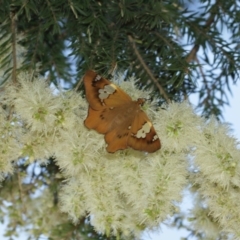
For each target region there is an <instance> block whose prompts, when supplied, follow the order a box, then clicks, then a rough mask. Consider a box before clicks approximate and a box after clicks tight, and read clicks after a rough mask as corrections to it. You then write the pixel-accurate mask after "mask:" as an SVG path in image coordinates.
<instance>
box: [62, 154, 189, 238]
mask: <svg viewBox="0 0 240 240" xmlns="http://www.w3.org/2000/svg"><path fill="white" fill-rule="evenodd" d="M85 154H87V153H85ZM84 157H86V163H84V164H85V167H82V171H81V172H79V174H78V175H75V176H74V178H73V179H72V180H71V181H70V182H69V183H68V184H67V185H66V186H65V187H64V188H63V192H62V194H61V201H62V210H63V211H64V212H68V213H69V214H70V217H71V218H72V219H73V220H74V221H76V220H77V219H78V218H79V217H80V216H79V214H80V213H81V214H84V213H85V212H88V213H89V214H90V215H91V217H92V218H91V222H92V224H93V225H94V227H95V228H96V230H98V231H99V232H102V233H112V234H114V235H116V234H117V233H118V231H121V232H123V233H124V234H125V235H129V234H131V233H134V234H135V235H138V234H139V233H140V232H141V230H142V229H145V228H153V227H156V226H158V224H159V223H160V222H161V221H163V220H164V219H165V218H166V217H167V216H168V215H171V214H173V213H175V212H176V209H177V205H176V202H177V201H180V200H181V190H182V189H183V187H184V185H185V184H186V162H185V158H184V155H180V154H178V155H161V154H152V155H145V154H143V153H139V152H136V151H133V150H127V152H125V153H121V152H120V153H116V154H114V155H113V154H108V153H105V154H104V152H103V151H102V154H99V155H97V154H96V153H95V154H94V155H92V156H90V155H85V156H83V158H84ZM87 161H91V162H92V165H91V166H88V165H87ZM93 163H94V164H93ZM78 164H79V165H81V164H83V163H81V162H79V163H78ZM75 168H77V166H75ZM78 169H80V168H79V167H78ZM74 186H76V188H75V189H74ZM70 189H71V190H70ZM73 189H74V190H73ZM70 203H72V204H74V206H73V205H71V204H70ZM74 209H78V210H77V211H74Z"/></svg>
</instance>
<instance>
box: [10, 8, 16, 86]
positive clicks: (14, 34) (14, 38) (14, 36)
mask: <svg viewBox="0 0 240 240" xmlns="http://www.w3.org/2000/svg"><path fill="white" fill-rule="evenodd" d="M15 16H16V15H15V13H14V12H13V11H11V13H10V17H11V30H12V57H13V69H12V81H13V83H14V84H16V83H17V73H16V72H17V53H16V20H15Z"/></svg>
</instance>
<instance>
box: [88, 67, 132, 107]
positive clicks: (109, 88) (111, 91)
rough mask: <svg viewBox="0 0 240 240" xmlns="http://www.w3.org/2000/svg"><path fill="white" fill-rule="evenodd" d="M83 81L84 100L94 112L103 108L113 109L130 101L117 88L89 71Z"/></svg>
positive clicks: (129, 98) (128, 97) (127, 96)
mask: <svg viewBox="0 0 240 240" xmlns="http://www.w3.org/2000/svg"><path fill="white" fill-rule="evenodd" d="M83 81H84V85H85V89H86V98H87V100H88V102H89V105H90V106H91V107H92V108H93V109H95V110H100V109H102V108H103V107H105V106H108V107H115V106H118V105H121V104H122V103H125V102H131V101H132V99H131V97H130V96H129V95H127V94H126V93H125V92H124V91H122V90H121V89H120V88H119V87H117V86H116V85H114V84H113V83H111V82H110V81H108V80H107V79H105V78H103V77H101V76H100V75H98V74H97V73H95V72H93V71H91V70H89V71H87V72H86V74H85V76H84V80H83Z"/></svg>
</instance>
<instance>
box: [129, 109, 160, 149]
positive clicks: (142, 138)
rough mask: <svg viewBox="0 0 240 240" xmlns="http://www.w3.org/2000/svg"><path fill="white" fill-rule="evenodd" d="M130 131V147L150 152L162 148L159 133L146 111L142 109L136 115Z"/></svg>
mask: <svg viewBox="0 0 240 240" xmlns="http://www.w3.org/2000/svg"><path fill="white" fill-rule="evenodd" d="M130 131H131V133H130V134H129V138H128V142H127V144H128V146H129V147H131V148H133V149H135V150H140V151H145V152H150V153H152V152H155V151H157V150H158V149H160V148H161V143H160V140H159V138H158V135H157V133H156V131H155V129H154V127H153V125H152V123H151V121H150V120H149V118H148V117H147V115H146V113H145V112H143V111H142V110H140V111H139V112H138V113H137V114H136V115H135V118H134V121H133V123H132V125H131V130H130Z"/></svg>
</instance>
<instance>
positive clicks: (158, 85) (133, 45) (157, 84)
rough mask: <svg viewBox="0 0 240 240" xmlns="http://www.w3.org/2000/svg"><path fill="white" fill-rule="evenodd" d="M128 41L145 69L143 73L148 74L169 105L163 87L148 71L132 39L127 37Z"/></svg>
mask: <svg viewBox="0 0 240 240" xmlns="http://www.w3.org/2000/svg"><path fill="white" fill-rule="evenodd" d="M128 39H129V41H130V42H131V43H132V47H133V50H134V52H135V54H136V55H137V58H138V60H139V62H140V63H141V64H142V66H143V68H144V69H145V71H146V72H147V73H148V75H149V76H150V78H151V79H152V80H153V82H154V83H155V84H156V86H157V88H158V89H159V92H160V94H161V95H162V96H163V97H164V99H165V100H166V101H167V102H168V103H170V102H171V101H170V99H169V98H168V96H167V94H166V92H165V91H164V89H163V87H162V86H161V85H160V84H159V82H158V80H157V79H156V78H155V77H154V76H153V74H152V72H151V70H150V69H149V67H148V66H147V64H146V63H145V62H144V60H143V58H142V56H141V54H140V53H139V51H138V49H137V47H136V44H135V42H134V39H133V38H132V37H131V36H130V35H128Z"/></svg>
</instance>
